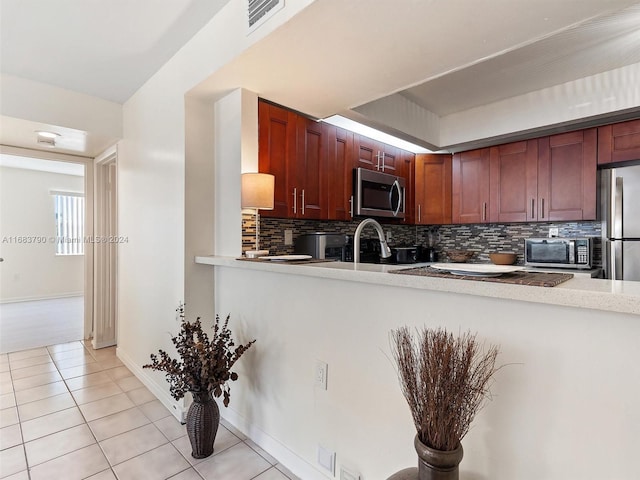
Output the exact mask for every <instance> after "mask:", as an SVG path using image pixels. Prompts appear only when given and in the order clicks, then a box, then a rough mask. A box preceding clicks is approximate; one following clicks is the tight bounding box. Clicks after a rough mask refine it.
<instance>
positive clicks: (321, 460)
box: [318, 445, 336, 476]
mask: <svg viewBox="0 0 640 480" xmlns="http://www.w3.org/2000/svg"><path fill="white" fill-rule="evenodd" d="M318 465H320V466H321V467H323V468H325V469H326V470H327V471H329V472H330V473H331V475H332V476H333V475H335V471H336V452H332V451H331V450H329V449H327V448H325V447H323V446H322V445H318Z"/></svg>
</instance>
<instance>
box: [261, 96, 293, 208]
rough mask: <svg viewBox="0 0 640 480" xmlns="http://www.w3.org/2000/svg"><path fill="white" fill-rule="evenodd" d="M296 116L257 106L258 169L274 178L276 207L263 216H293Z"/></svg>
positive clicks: (269, 107) (272, 108) (284, 111)
mask: <svg viewBox="0 0 640 480" xmlns="http://www.w3.org/2000/svg"><path fill="white" fill-rule="evenodd" d="M296 123H297V115H296V114H295V113H294V112H292V111H289V110H286V109H284V108H280V107H278V106H276V105H272V104H270V103H267V102H262V101H260V102H259V103H258V125H259V127H258V170H259V171H260V172H262V173H270V174H272V175H274V176H275V192H274V208H273V210H261V211H260V215H262V216H263V217H277V218H287V217H290V216H293V215H294V214H293V210H292V203H293V202H292V196H291V195H292V193H293V188H294V185H295V184H296V180H297V179H296V178H295V177H296V169H295V165H294V164H295V161H296V154H297V152H296V143H297V142H296Z"/></svg>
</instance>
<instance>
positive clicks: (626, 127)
mask: <svg viewBox="0 0 640 480" xmlns="http://www.w3.org/2000/svg"><path fill="white" fill-rule="evenodd" d="M631 160H640V120H631V121H629V122H622V123H614V124H613V125H605V126H604V127H598V165H607V164H609V163H615V162H626V161H631Z"/></svg>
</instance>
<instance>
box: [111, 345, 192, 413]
mask: <svg viewBox="0 0 640 480" xmlns="http://www.w3.org/2000/svg"><path fill="white" fill-rule="evenodd" d="M116 357H118V358H119V359H120V361H122V363H124V364H125V366H126V367H127V368H128V369H129V370H131V373H133V374H134V375H135V376H136V378H137V379H138V380H140V381H141V382H142V383H143V384H144V386H145V387H147V388H148V389H149V391H150V392H151V393H153V394H154V395H155V396H156V398H157V399H158V400H159V401H160V403H162V404H163V405H164V406H165V407H167V408H168V409H169V411H170V412H171V414H172V415H173V416H174V417H176V419H177V420H178V421H179V422H181V423H184V419H185V417H186V409H185V407H184V405H183V402H182V401H176V400H175V399H174V398H173V397H172V396H171V394H169V392H168V391H167V390H165V389H164V388H162V387H160V386H159V385H158V384H157V383H155V382H154V381H152V380H151V377H149V375H147V371H146V370H144V369H142V367H139V366H138V365H136V363H135V362H134V361H133V360H131V358H129V356H128V355H127V354H126V353H124V352H123V351H122V350H121V349H120V348H117V347H116Z"/></svg>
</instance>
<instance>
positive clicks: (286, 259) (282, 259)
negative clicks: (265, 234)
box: [260, 255, 313, 262]
mask: <svg viewBox="0 0 640 480" xmlns="http://www.w3.org/2000/svg"><path fill="white" fill-rule="evenodd" d="M260 258H262V259H263V260H275V261H280V262H290V261H293V260H309V259H310V258H313V257H312V256H311V255H271V256H270V257H260Z"/></svg>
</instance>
